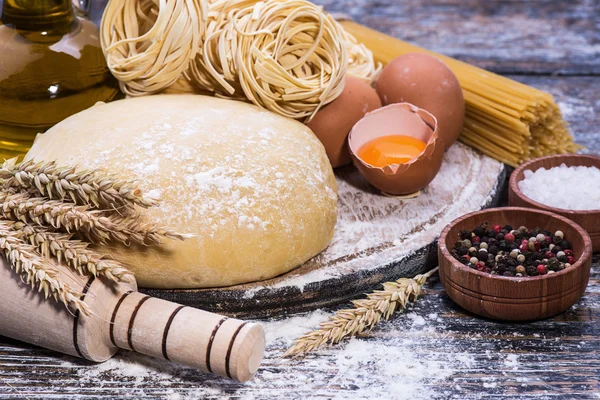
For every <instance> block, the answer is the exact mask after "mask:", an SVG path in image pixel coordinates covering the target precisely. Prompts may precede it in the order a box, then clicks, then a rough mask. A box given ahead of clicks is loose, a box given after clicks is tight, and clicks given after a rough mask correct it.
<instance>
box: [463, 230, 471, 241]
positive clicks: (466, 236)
mask: <svg viewBox="0 0 600 400" xmlns="http://www.w3.org/2000/svg"><path fill="white" fill-rule="evenodd" d="M460 239H461V240H465V239H469V240H470V239H471V231H468V230H466V229H463V230H462V231H460Z"/></svg>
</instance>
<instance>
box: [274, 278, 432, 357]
mask: <svg viewBox="0 0 600 400" xmlns="http://www.w3.org/2000/svg"><path fill="white" fill-rule="evenodd" d="M436 271H437V268H435V269H433V270H431V271H429V272H427V273H425V274H421V275H417V276H415V277H414V278H402V279H398V280H397V281H395V282H385V283H383V290H375V291H373V292H372V293H370V294H368V295H367V298H366V299H361V300H354V301H353V302H352V303H353V304H354V308H353V309H345V310H340V311H338V312H336V313H335V315H334V316H331V317H329V320H328V321H325V322H322V323H321V324H320V325H319V329H317V330H314V331H311V332H308V333H306V334H304V335H303V336H301V337H300V338H298V339H296V342H295V344H294V345H293V346H292V347H291V348H290V349H288V351H287V352H286V353H285V354H284V355H283V356H284V357H300V356H302V355H305V354H306V353H309V352H311V351H313V350H316V349H318V348H320V347H322V346H324V345H326V344H335V343H339V342H341V341H342V339H344V338H346V337H348V336H356V335H360V334H362V333H364V332H369V331H371V329H373V327H374V326H375V325H377V324H378V323H379V322H380V321H381V319H382V318H383V319H386V320H387V319H389V318H390V316H391V315H392V314H393V313H394V311H400V310H403V309H404V308H405V307H406V305H407V304H408V302H410V301H414V300H416V299H417V298H418V297H419V295H420V294H421V289H422V288H423V285H424V284H425V282H426V281H427V278H429V277H430V276H431V275H432V274H433V273H434V272H436Z"/></svg>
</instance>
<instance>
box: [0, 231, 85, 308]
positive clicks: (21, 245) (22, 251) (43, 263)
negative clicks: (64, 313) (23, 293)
mask: <svg viewBox="0 0 600 400" xmlns="http://www.w3.org/2000/svg"><path fill="white" fill-rule="evenodd" d="M12 228H13V227H12V224H11V223H7V222H5V221H0V250H2V253H3V255H4V257H5V259H6V260H7V262H8V264H9V265H10V267H11V268H12V269H13V270H14V271H15V272H16V273H17V274H18V275H19V276H20V277H21V279H22V280H23V282H25V283H26V284H28V285H31V287H32V289H33V288H36V286H37V290H38V292H40V293H41V292H43V293H44V297H45V298H46V299H47V298H48V297H50V296H52V297H54V299H55V300H57V301H61V302H62V303H63V304H65V305H66V306H69V305H71V306H73V307H74V308H75V309H76V310H79V311H81V312H82V313H84V314H86V315H89V314H90V309H89V307H88V306H87V305H86V304H85V303H84V302H83V301H81V296H82V294H81V293H80V292H78V291H75V290H73V289H72V288H71V287H70V286H69V285H68V284H67V283H65V282H64V281H62V280H61V279H60V278H59V276H58V270H57V269H56V268H55V267H54V266H53V265H52V264H51V263H49V262H48V260H47V259H44V258H42V257H41V256H40V255H39V254H38V253H37V252H36V251H35V248H34V247H33V246H32V245H30V244H27V243H26V242H24V241H23V240H22V239H21V238H20V237H19V233H18V232H14V231H13V230H12Z"/></svg>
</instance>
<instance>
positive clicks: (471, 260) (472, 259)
mask: <svg viewBox="0 0 600 400" xmlns="http://www.w3.org/2000/svg"><path fill="white" fill-rule="evenodd" d="M478 261H479V260H478V259H477V257H471V259H470V260H469V262H470V263H471V264H477V262H478Z"/></svg>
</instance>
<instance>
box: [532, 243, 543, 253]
mask: <svg viewBox="0 0 600 400" xmlns="http://www.w3.org/2000/svg"><path fill="white" fill-rule="evenodd" d="M533 245H534V246H535V249H536V250H537V251H540V249H541V248H542V244H541V243H540V242H535V243H533Z"/></svg>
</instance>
